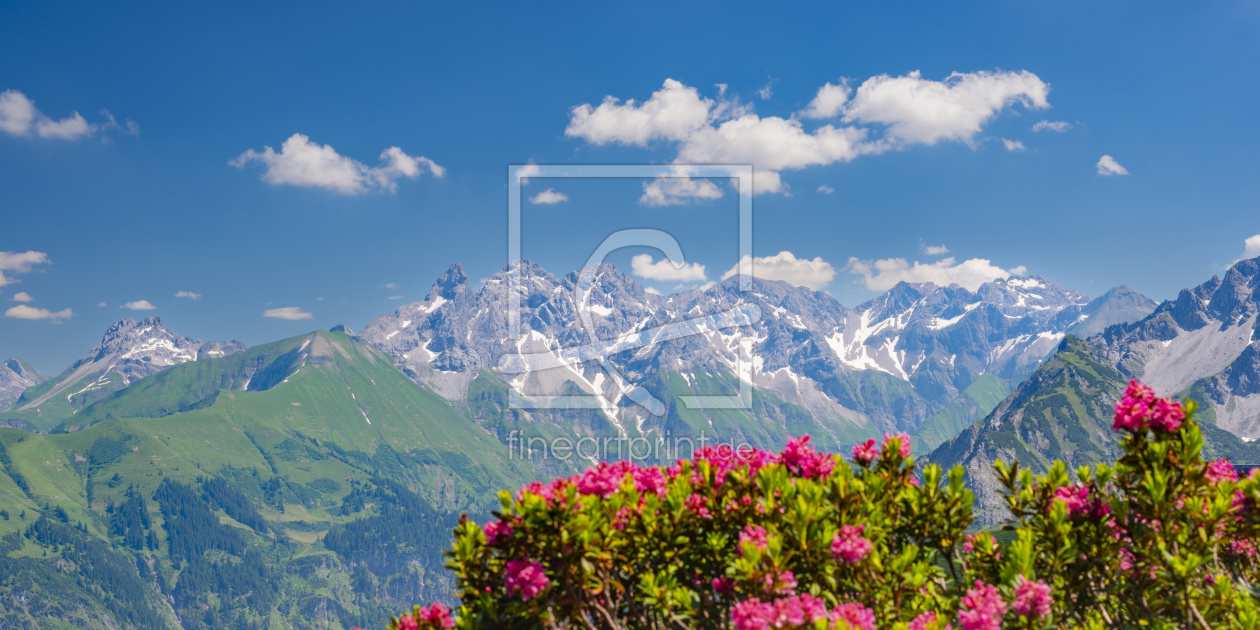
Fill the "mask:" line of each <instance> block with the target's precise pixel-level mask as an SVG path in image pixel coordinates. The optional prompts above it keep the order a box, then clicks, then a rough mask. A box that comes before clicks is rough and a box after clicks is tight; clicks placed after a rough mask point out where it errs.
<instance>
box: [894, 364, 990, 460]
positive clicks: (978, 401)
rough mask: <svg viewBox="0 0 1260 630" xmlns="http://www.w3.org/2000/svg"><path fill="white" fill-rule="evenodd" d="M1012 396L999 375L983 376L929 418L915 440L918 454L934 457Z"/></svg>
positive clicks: (915, 449) (913, 437) (920, 428)
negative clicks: (974, 423)
mask: <svg viewBox="0 0 1260 630" xmlns="http://www.w3.org/2000/svg"><path fill="white" fill-rule="evenodd" d="M1010 393H1011V385H1010V383H1008V382H1007V381H1006V380H1004V379H1002V378H1000V377H998V376H997V375H995V374H981V375H980V377H979V378H977V379H976V380H975V381H974V382H973V383H972V384H971V385H969V386H968V387H967V389H965V390H963V392H962V395H960V396H958V397H957V398H955V399H954V400H952V401H950V402H949V404H947V405H945V408H944V409H941V410H940V411H938V412H936V413H935V414H933V415H932V416H931V417H929V418H928V419H927V420H926V421H925V422H924V423H923V425H922V426H920V427H919V428H918V429H917V430H916V431H915V432H914V435H912V436H911V439H912V440H913V441H914V452H916V453H930V452H932V450H933V449H935V448H936V447H938V446H940V445H941V444H944V443H945V442H946V441H947V440H949V439H950V438H952V437H954V436H956V435H958V434H959V433H962V432H963V429H966V428H967V427H969V426H971V424H972V423H973V422H975V421H977V420H980V419H982V418H984V417H985V416H987V415H989V412H991V411H993V409H994V407H997V406H998V403H1000V402H1002V399H1003V398H1006V396H1007V394H1010Z"/></svg>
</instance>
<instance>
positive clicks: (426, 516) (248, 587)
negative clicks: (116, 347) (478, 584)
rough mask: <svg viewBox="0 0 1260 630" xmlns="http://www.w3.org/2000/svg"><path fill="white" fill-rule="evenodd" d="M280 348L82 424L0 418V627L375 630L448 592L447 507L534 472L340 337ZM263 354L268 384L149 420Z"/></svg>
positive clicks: (162, 387) (167, 385)
mask: <svg viewBox="0 0 1260 630" xmlns="http://www.w3.org/2000/svg"><path fill="white" fill-rule="evenodd" d="M273 345H274V346H275V347H274V348H270V349H268V348H262V349H255V351H253V352H254V354H253V355H252V358H251V357H242V359H240V360H236V361H232V360H231V359H232V357H226V358H225V359H222V360H212V362H213V363H212V362H211V361H208V362H205V363H204V364H202V365H197V363H201V362H197V363H190V364H185V365H183V366H177V367H175V368H172V369H171V370H168V371H166V372H162V373H160V374H159V375H155V376H154V377H150V379H154V380H153V381H151V382H149V383H145V382H144V381H148V380H149V379H144V380H142V381H140V382H138V383H137V384H136V385H137V386H135V387H133V388H129V389H128V390H123V391H122V392H119V393H118V394H116V395H114V396H111V397H110V399H108V400H106V401H102V403H100V404H101V407H99V408H98V409H99V410H106V409H107V410H108V411H101V412H100V415H94V416H92V418H93V420H95V423H94V424H92V425H91V426H90V427H88V428H86V429H83V430H80V431H75V432H71V433H64V434H47V435H38V434H31V433H26V432H22V431H17V430H9V429H5V430H0V444H2V445H3V446H4V449H3V451H2V452H3V454H4V456H3V457H0V464H2V465H3V466H2V468H3V474H0V500H2V501H3V509H4V511H5V513H7V514H8V518H7V520H5V519H3V518H2V517H3V516H4V515H3V514H0V546H3V547H4V548H5V549H6V551H7V553H6V554H5V556H4V558H5V559H4V560H3V564H5V566H4V567H0V569H6V570H7V571H9V573H8V577H2V578H0V580H6V581H5V582H3V584H0V627H5V628H9V627H14V628H22V627H40V628H43V627H49V628H52V627H69V626H70V625H76V627H90V628H104V627H115V628H116V627H134V628H149V627H170V628H174V627H183V628H190V629H191V628H224V627H230V628H235V627H240V628H249V629H252V628H262V627H271V628H282V627H294V628H348V627H350V626H352V625H360V626H363V627H370V626H372V625H375V624H376V623H379V621H380V620H381V619H384V618H385V617H386V616H387V613H389V612H396V611H397V610H398V609H401V608H402V607H403V606H404V605H406V604H409V603H410V602H413V601H421V600H425V599H442V598H445V597H447V596H448V594H449V591H450V578H449V576H448V575H447V574H446V573H445V572H444V571H443V570H442V569H441V562H442V559H441V550H442V547H443V545H444V544H445V542H446V539H447V537H448V533H449V529H450V527H451V526H452V525H453V523H454V520H455V519H456V514H458V512H459V511H464V510H467V511H469V512H471V513H473V514H474V515H479V514H484V513H485V512H486V511H487V510H488V509H489V508H490V507H491V506H492V505H493V495H494V493H495V492H496V491H498V490H499V489H502V488H510V487H514V486H516V485H518V484H520V483H521V482H523V481H525V480H527V479H532V478H534V477H535V476H536V475H537V473H536V472H535V469H534V468H532V467H531V465H530V464H529V463H528V462H523V461H519V460H514V459H512V458H511V457H510V456H509V454H508V452H507V449H506V447H504V446H503V445H502V444H501V443H499V442H498V441H497V440H496V439H495V438H494V437H493V436H491V435H489V434H488V433H486V432H485V431H484V430H483V429H481V428H480V427H478V426H477V425H476V424H475V423H474V422H473V421H472V420H470V419H468V418H466V417H464V416H463V415H461V414H459V413H457V412H456V411H455V410H453V409H452V408H451V407H450V406H448V405H446V404H445V402H444V401H443V400H442V399H441V398H440V397H438V396H437V395H436V394H434V393H433V392H431V391H428V390H426V389H424V388H422V387H419V386H417V385H415V384H414V383H412V382H411V381H410V380H408V379H407V378H406V377H405V376H404V375H403V374H402V373H401V372H399V371H398V370H396V369H395V368H394V367H393V365H392V362H391V361H390V359H389V358H388V357H387V356H385V355H383V354H381V353H380V352H378V351H376V350H374V349H372V348H369V347H367V346H365V345H363V344H361V343H358V342H356V341H355V340H354V339H352V338H350V337H347V336H346V335H342V334H338V333H328V332H322V331H321V332H318V333H313V334H311V335H306V336H303V337H298V338H294V339H289V340H285V341H282V342H277V344H273ZM258 357H270V358H269V359H268V360H265V361H263V362H262V363H261V364H259V365H258V366H257V368H258V369H256V370H255V371H254V376H253V378H254V379H255V380H256V379H257V378H258V377H259V375H260V374H270V376H268V377H267V378H272V379H273V383H274V386H272V387H271V388H270V389H267V390H265V391H239V390H231V389H222V390H218V394H217V396H213V397H212V399H211V401H210V402H208V403H207V404H205V405H200V406H198V408H194V409H191V410H188V411H182V412H179V411H176V412H174V413H167V415H160V414H162V413H166V412H167V411H168V410H170V409H173V408H174V409H178V408H180V407H181V405H183V402H184V401H186V400H188V399H191V398H196V397H197V396H196V394H197V393H196V392H194V393H192V394H188V395H187V396H184V397H183V398H181V396H183V394H181V393H180V392H181V391H184V390H192V389H196V388H197V387H199V386H203V385H204V384H206V383H211V384H214V383H226V384H233V385H237V386H239V384H237V382H236V381H234V380H232V379H234V378H236V376H234V375H233V372H234V371H235V370H239V369H240V367H241V366H242V365H243V364H245V363H247V362H249V361H253V360H255V359H256V358H258ZM211 368H215V369H211ZM267 370H271V371H267ZM157 377H162V378H161V379H158V378H157ZM252 387H253V384H252V383H251V388H252ZM200 400H205V397H203V398H200ZM119 410H127V411H129V412H131V413H136V414H148V415H154V416H159V417H118V416H117V415H114V414H116V413H118V412H119ZM85 411H86V410H85ZM212 480H217V481H212ZM172 482H174V483H175V484H176V485H174V486H164V485H163V484H170V483H172ZM23 488H25V489H23ZM164 488H165V489H164ZM216 492H217V493H218V494H215V493H216ZM224 493H226V495H224ZM221 495H222V496H221ZM136 496H138V497H140V498H139V499H135V498H133V497H136ZM224 496H226V497H227V498H224ZM172 497H174V498H172ZM127 501H141V502H143V504H144V507H143V510H141V511H139V512H137V511H134V510H133V511H129V512H126V513H127V514H130V515H132V516H131V517H128V518H132V520H133V521H134V518H133V517H134V515H136V514H140V513H143V514H147V516H148V521H149V522H148V524H147V525H146V524H143V523H140V522H139V521H135V522H131V521H128V522H131V526H130V527H126V526H121V525H120V518H123V517H121V516H120V514H122V513H123V512H124V511H123V510H121V509H120V506H122V505H123V504H124V503H126V502H127ZM172 506H178V510H176V511H174V512H171V513H172V514H184V515H198V514H201V515H203V516H204V515H205V514H211V515H213V516H212V517H207V518H193V517H192V516H187V517H186V518H184V519H183V520H181V519H180V518H176V520H175V521H174V522H171V521H169V520H168V518H167V516H166V513H167V512H170V511H171V510H175V509H176V508H175V507H172ZM111 509H112V510H113V511H112V512H111V511H110V510H111ZM23 512H25V514H24V515H23ZM172 518H174V517H172ZM120 528H121V529H120ZM128 532H130V533H128ZM6 535H7V537H5V536H6ZM128 536H131V538H128ZM129 540H130V541H131V542H130V543H129V542H128V541H129ZM137 541H138V542H137ZM190 545H191V547H190ZM202 547H205V548H202ZM182 548H195V549H197V551H196V552H195V553H191V554H189V553H184V554H180V553H179V552H178V550H179V549H182ZM87 565H91V566H93V567H97V568H96V569H93V570H91V571H87V570H85V569H84V570H74V571H70V573H68V574H67V573H66V572H65V571H62V570H61V569H60V568H59V567H61V568H66V567H80V568H82V567H85V566H87ZM0 575H5V574H4V573H3V572H0ZM66 575H70V576H71V578H70V582H69V583H66V582H65V580H64V579H63V578H64V577H65V576H66ZM59 576H60V577H59ZM111 584H122V585H124V586H125V588H122V590H119V591H118V594H117V596H114V595H109V594H108V592H109V591H110V585H111ZM247 592H248V593H252V594H253V595H249V596H247V595H245V593H247ZM20 593H26V595H22V596H21V597H19V594H20ZM32 594H33V595H32ZM32 596H33V597H34V600H32ZM32 601H36V602H37V603H39V605H38V606H32V605H31V602H32ZM154 615H157V617H154ZM155 619H157V621H155ZM177 622H178V626H177Z"/></svg>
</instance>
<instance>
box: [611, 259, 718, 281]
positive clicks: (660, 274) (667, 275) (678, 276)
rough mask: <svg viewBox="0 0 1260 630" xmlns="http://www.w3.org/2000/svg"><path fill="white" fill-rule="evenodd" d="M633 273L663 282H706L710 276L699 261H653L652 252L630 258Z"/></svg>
mask: <svg viewBox="0 0 1260 630" xmlns="http://www.w3.org/2000/svg"><path fill="white" fill-rule="evenodd" d="M630 269H631V273H633V274H634V275H636V276H638V277H640V278H646V279H648V280H658V281H661V282H704V281H705V280H707V279H708V277H707V276H706V275H705V273H704V265H701V264H699V263H683V264H681V265H675V264H674V262H673V261H671V260H670V259H668V258H662V259H660V260H658V261H656V262H652V255H651V254H639V255H638V256H635V257H634V258H631V259H630Z"/></svg>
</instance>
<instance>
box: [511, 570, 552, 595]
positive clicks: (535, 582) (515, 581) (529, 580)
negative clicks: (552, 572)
mask: <svg viewBox="0 0 1260 630" xmlns="http://www.w3.org/2000/svg"><path fill="white" fill-rule="evenodd" d="M550 583H551V578H549V577H547V572H546V571H545V570H543V566H542V564H540V563H538V562H537V561H535V560H508V563H507V572H506V574H505V576H504V584H505V586H507V592H508V595H520V596H521V599H523V600H525V601H529V600H531V599H533V598H534V597H536V596H537V595H538V594H539V593H541V592H542V590H543V589H544V588H547V585H548V584H550Z"/></svg>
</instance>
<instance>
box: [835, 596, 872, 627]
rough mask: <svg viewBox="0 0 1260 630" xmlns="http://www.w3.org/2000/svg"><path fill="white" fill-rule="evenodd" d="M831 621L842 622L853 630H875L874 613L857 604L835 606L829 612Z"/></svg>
mask: <svg viewBox="0 0 1260 630" xmlns="http://www.w3.org/2000/svg"><path fill="white" fill-rule="evenodd" d="M831 620H832V621H833V622H841V621H843V622H844V623H846V624H847V626H848V627H849V628H852V629H853V630H875V611H873V610H871V609H870V608H867V607H866V606H863V605H861V604H859V603H857V602H849V603H848V604H841V605H839V606H836V608H835V610H833V611H831Z"/></svg>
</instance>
